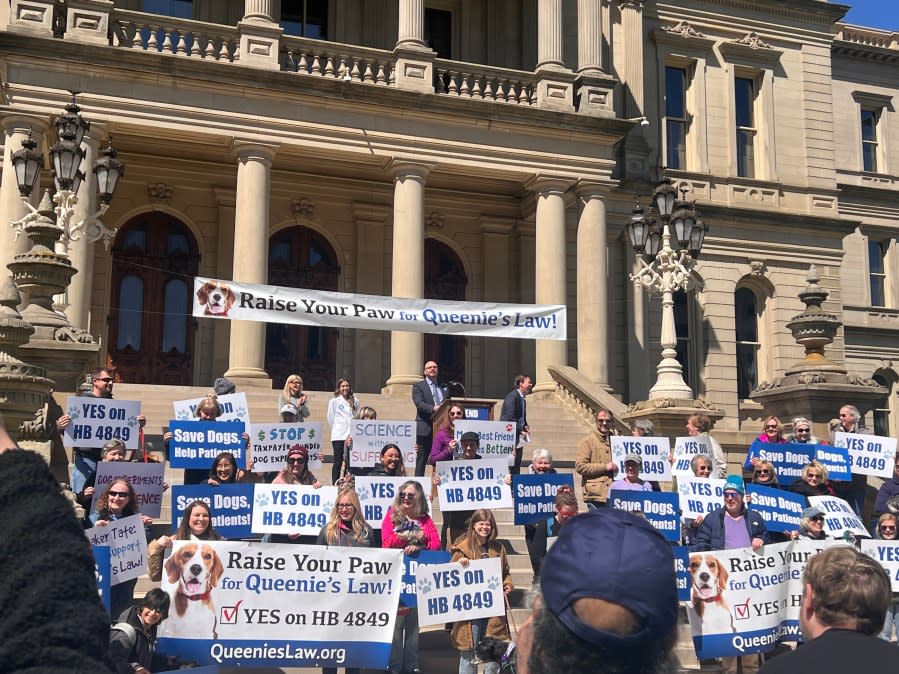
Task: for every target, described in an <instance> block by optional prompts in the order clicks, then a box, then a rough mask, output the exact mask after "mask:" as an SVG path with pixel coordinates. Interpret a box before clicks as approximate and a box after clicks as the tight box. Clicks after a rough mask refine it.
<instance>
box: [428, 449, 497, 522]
mask: <svg viewBox="0 0 899 674" xmlns="http://www.w3.org/2000/svg"><path fill="white" fill-rule="evenodd" d="M436 470H437V474H438V475H439V476H440V484H439V485H438V487H437V495H438V497H439V498H440V512H449V511H451V510H475V509H477V508H488V509H490V510H494V509H496V508H511V507H512V489H511V487H510V486H509V485H507V484H506V483H505V481H504V479H505V477H506V475H507V474H508V473H509V466H508V464H507V463H506V460H505V459H472V460H462V461H438V462H437V466H436Z"/></svg>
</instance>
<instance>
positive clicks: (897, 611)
mask: <svg viewBox="0 0 899 674" xmlns="http://www.w3.org/2000/svg"><path fill="white" fill-rule="evenodd" d="M874 537H875V538H879V539H881V540H884V541H895V540H899V516H896V515H894V514H893V513H884V514H883V515H881V516H880V517H878V518H877V531H875V532H874ZM894 629H895V630H896V637H897V639H899V592H894V593H893V599H892V601H890V605H889V607H888V608H887V614H886V618H885V620H884V621H883V630H882V631H881V632H880V638H881V639H883V640H884V641H892V640H893V630H894Z"/></svg>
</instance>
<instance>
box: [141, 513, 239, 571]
mask: <svg viewBox="0 0 899 674" xmlns="http://www.w3.org/2000/svg"><path fill="white" fill-rule="evenodd" d="M187 540H191V541H221V540H224V539H223V538H222V537H221V536H219V533H218V532H217V531H216V530H215V527H214V526H212V511H211V510H210V508H209V504H208V503H206V501H194V502H193V503H191V504H189V505H188V506H187V507H186V508H185V509H184V516H183V517H182V518H181V524H179V525H178V530H177V531H176V532H175V534H174V535H173V536H160V537H159V538H157V539H156V540H153V541H150V544H149V545H148V546H147V569H148V570H149V572H150V580H153V581H157V582H158V581H159V580H161V579H162V558H163V555H164V554H165V551H166V550H171V549H172V543H173V541H187Z"/></svg>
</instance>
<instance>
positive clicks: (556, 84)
mask: <svg viewBox="0 0 899 674" xmlns="http://www.w3.org/2000/svg"><path fill="white" fill-rule="evenodd" d="M536 74H537V105H538V106H540V107H541V108H546V109H549V110H558V111H562V112H571V111H573V110H574V73H573V72H571V70H569V69H568V68H566V67H565V61H564V59H563V57H562V0H538V4H537V70H536Z"/></svg>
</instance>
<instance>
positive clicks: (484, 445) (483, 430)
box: [453, 421, 517, 466]
mask: <svg viewBox="0 0 899 674" xmlns="http://www.w3.org/2000/svg"><path fill="white" fill-rule="evenodd" d="M453 429H454V430H455V433H456V440H457V441H459V450H458V451H459V452H461V451H462V443H461V440H462V434H463V433H467V432H469V431H473V432H475V433H477V434H478V435H479V436H480V442H479V443H478V454H480V455H481V457H482V458H485V459H496V458H504V459H506V463H507V464H508V465H510V466H511V465H512V464H513V463H515V436H516V435H517V431H516V430H515V422H514V421H457V422H456V423H455V424H453Z"/></svg>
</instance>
